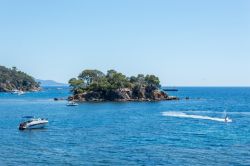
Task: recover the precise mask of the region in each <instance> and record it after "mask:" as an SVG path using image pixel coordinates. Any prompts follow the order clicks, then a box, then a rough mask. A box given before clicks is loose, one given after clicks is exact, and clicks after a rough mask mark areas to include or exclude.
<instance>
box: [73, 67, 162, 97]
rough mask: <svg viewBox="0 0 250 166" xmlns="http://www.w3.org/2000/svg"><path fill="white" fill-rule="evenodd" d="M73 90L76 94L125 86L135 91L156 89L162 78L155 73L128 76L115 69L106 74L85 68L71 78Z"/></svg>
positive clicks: (117, 88)
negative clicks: (76, 76)
mask: <svg viewBox="0 0 250 166" xmlns="http://www.w3.org/2000/svg"><path fill="white" fill-rule="evenodd" d="M69 84H70V87H71V91H72V92H73V94H74V95H76V94H80V93H87V92H91V91H95V92H100V91H102V92H107V91H114V90H121V89H124V88H127V89H133V90H134V91H136V90H140V89H141V88H145V89H146V90H151V91H152V90H156V89H159V88H160V80H159V78H158V77H156V76H154V75H146V76H144V75H143V74H139V75H138V76H132V77H127V76H125V75H123V74H122V73H119V72H117V71H115V70H109V71H107V74H106V75H105V74H104V73H102V72H101V71H98V70H84V71H83V72H82V73H80V74H79V76H78V78H72V79H70V80H69Z"/></svg>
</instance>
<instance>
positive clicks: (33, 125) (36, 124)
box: [19, 116, 49, 130]
mask: <svg viewBox="0 0 250 166" xmlns="http://www.w3.org/2000/svg"><path fill="white" fill-rule="evenodd" d="M24 118H26V119H27V120H26V121H24V122H22V123H20V125H19V130H25V129H41V128H44V127H45V126H46V125H47V124H48V122H49V121H48V120H47V119H43V118H34V117H31V116H27V117H24Z"/></svg>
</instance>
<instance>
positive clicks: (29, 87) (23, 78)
mask: <svg viewBox="0 0 250 166" xmlns="http://www.w3.org/2000/svg"><path fill="white" fill-rule="evenodd" d="M13 90H20V91H39V90H40V86H39V83H37V82H36V81H35V79H34V78H33V77H31V76H29V75H28V74H26V73H24V72H21V71H18V70H17V69H16V68H15V67H13V68H12V69H8V68H6V67H4V66H0V92H11V91H13Z"/></svg>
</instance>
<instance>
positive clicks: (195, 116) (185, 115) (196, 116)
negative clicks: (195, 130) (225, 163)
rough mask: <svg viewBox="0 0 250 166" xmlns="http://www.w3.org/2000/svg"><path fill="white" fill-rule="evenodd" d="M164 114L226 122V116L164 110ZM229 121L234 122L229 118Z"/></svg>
mask: <svg viewBox="0 0 250 166" xmlns="http://www.w3.org/2000/svg"><path fill="white" fill-rule="evenodd" d="M162 115H163V116H171V117H179V118H192V119H204V120H213V121H218V122H226V121H225V119H224V118H215V117H210V116H202V115H189V114H186V113H183V112H163V113H162ZM227 122H232V119H228V120H227Z"/></svg>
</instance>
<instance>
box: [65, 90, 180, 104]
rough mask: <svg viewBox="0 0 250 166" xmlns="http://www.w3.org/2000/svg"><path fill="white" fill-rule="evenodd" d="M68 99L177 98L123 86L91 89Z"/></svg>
mask: <svg viewBox="0 0 250 166" xmlns="http://www.w3.org/2000/svg"><path fill="white" fill-rule="evenodd" d="M69 100H70V101H80V102H84V101H97V102H100V101H160V100H178V98H177V97H173V96H168V95H167V94H166V93H165V92H162V91H160V90H152V91H146V90H145V88H142V89H140V90H139V91H134V90H133V89H128V88H123V89H119V90H110V91H95V92H94V91H91V92H88V93H82V94H76V95H73V96H70V97H69Z"/></svg>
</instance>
